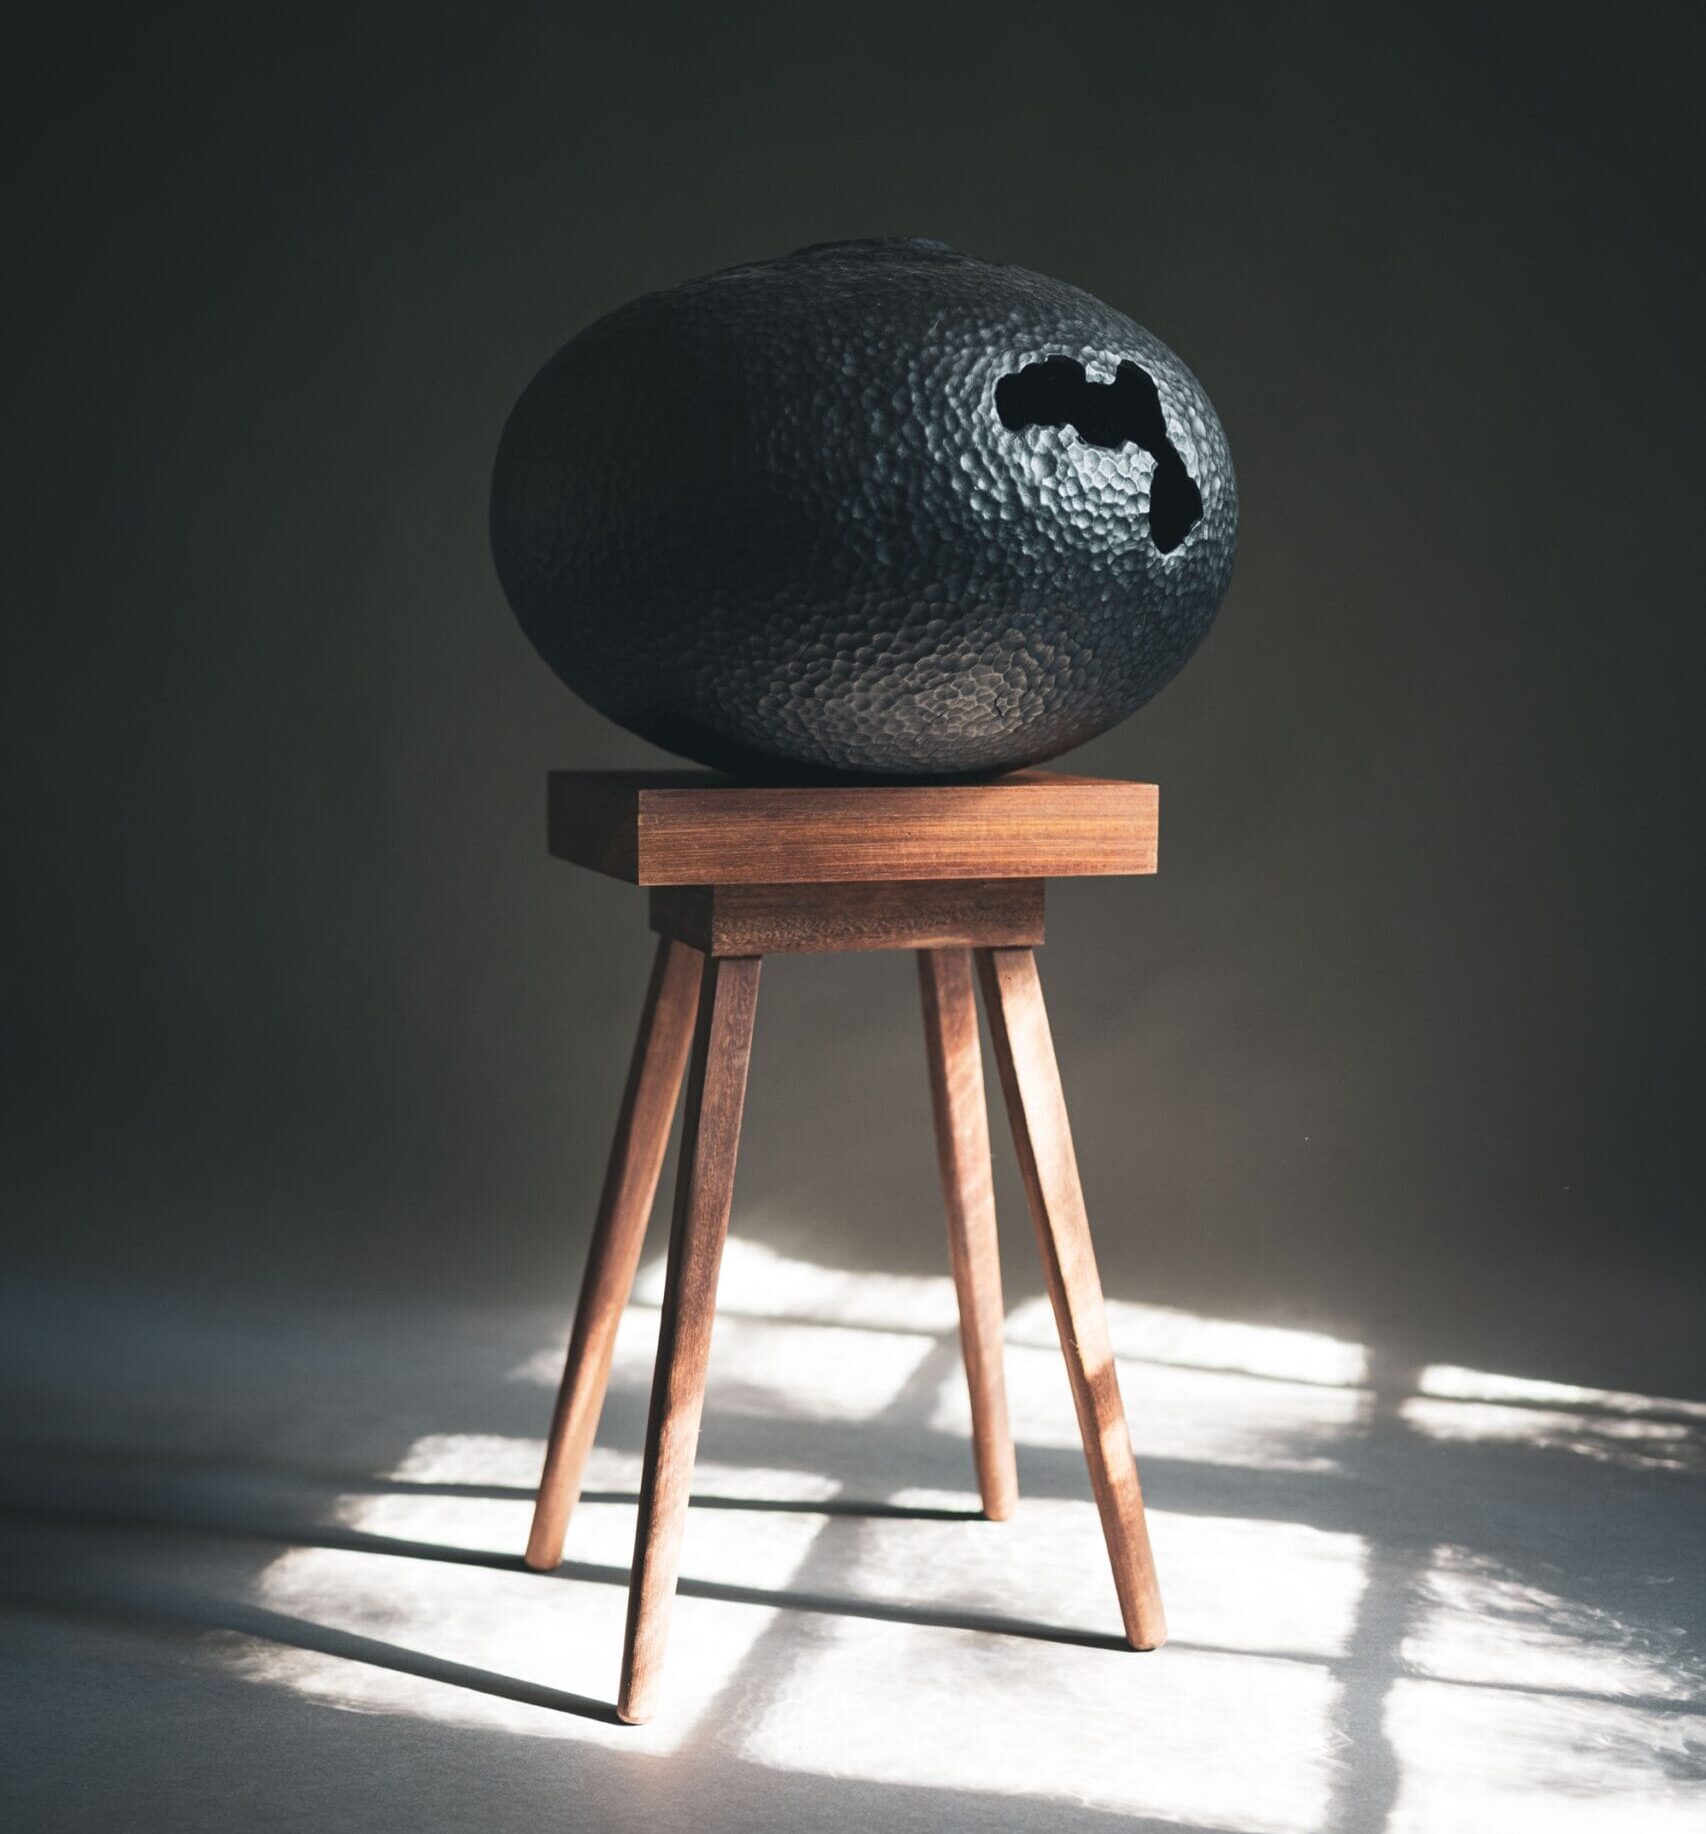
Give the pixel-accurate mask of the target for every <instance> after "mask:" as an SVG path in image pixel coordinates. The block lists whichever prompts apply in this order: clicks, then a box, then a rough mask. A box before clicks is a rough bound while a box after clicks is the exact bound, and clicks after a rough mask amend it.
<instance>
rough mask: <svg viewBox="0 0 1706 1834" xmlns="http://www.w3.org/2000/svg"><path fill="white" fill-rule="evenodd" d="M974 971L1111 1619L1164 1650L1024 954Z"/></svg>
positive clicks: (1030, 957)
mask: <svg viewBox="0 0 1706 1834" xmlns="http://www.w3.org/2000/svg"><path fill="white" fill-rule="evenodd" d="M977 966H978V976H979V979H980V980H981V981H982V983H983V998H984V1005H985V1008H986V1010H987V1011H988V1013H989V1023H990V1031H991V1033H992V1035H993V1038H994V1043H995V1057H996V1062H997V1064H998V1065H999V1066H1000V1071H1001V1087H1002V1091H1003V1093H1004V1094H1005V1096H1006V1098H1007V1113H1008V1116H1009V1118H1010V1119H1011V1121H1012V1124H1013V1140H1014V1144H1015V1145H1016V1146H1017V1148H1018V1156H1019V1170H1020V1172H1021V1174H1022V1175H1023V1177H1024V1181H1025V1194H1026V1196H1027V1197H1028V1198H1029V1199H1030V1205H1031V1217H1032V1220H1033V1221H1034V1222H1035V1224H1036V1228H1037V1241H1038V1244H1039V1245H1040V1247H1041V1249H1042V1256H1043V1269H1044V1273H1045V1275H1046V1277H1047V1280H1048V1291H1049V1299H1050V1301H1051V1302H1052V1304H1053V1306H1054V1317H1055V1323H1056V1325H1057V1327H1058V1328H1059V1331H1060V1342H1061V1348H1062V1350H1063V1351H1064V1352H1065V1354H1066V1368H1067V1374H1068V1376H1069V1377H1070V1378H1071V1383H1072V1400H1073V1405H1074V1406H1075V1407H1076V1409H1077V1412H1078V1430H1079V1433H1080V1434H1081V1435H1082V1437H1083V1440H1084V1456H1085V1459H1086V1460H1087V1462H1088V1463H1089V1466H1090V1485H1091V1488H1092V1490H1094V1492H1095V1495H1096V1507H1097V1509H1098V1510H1099V1511H1100V1512H1101V1517H1102V1533H1103V1535H1104V1537H1105V1538H1106V1540H1107V1544H1108V1557H1109V1559H1110V1560H1111V1561H1112V1563H1113V1569H1114V1585H1115V1588H1116V1589H1117V1591H1118V1592H1119V1599H1120V1615H1121V1617H1122V1618H1123V1619H1124V1621H1125V1631H1126V1636H1127V1637H1128V1638H1129V1639H1130V1641H1131V1643H1132V1644H1133V1645H1134V1647H1136V1648H1138V1649H1154V1648H1156V1647H1157V1646H1158V1645H1160V1644H1162V1643H1164V1642H1165V1641H1166V1640H1167V1618H1166V1614H1165V1613H1164V1612H1163V1610H1162V1608H1161V1592H1160V1588H1159V1587H1158V1586H1157V1584H1156V1581H1155V1562H1154V1558H1153V1556H1152V1555H1151V1553H1150V1551H1149V1529H1148V1525H1147V1524H1146V1523H1145V1521H1144V1515H1143V1493H1142V1491H1141V1490H1140V1489H1139V1487H1138V1481H1137V1464H1136V1461H1135V1460H1134V1459H1133V1457H1132V1451H1131V1434H1130V1430H1129V1428H1128V1427H1127V1424H1126V1416H1125V1408H1124V1405H1123V1404H1122V1402H1121V1400H1120V1385H1119V1377H1118V1375H1117V1374H1116V1373H1115V1370H1114V1353H1113V1346H1112V1344H1111V1343H1110V1342H1109V1339H1108V1321H1107V1314H1106V1311H1105V1309H1104V1307H1103V1303H1102V1283H1101V1279H1100V1276H1099V1275H1098V1274H1097V1272H1096V1256H1095V1252H1094V1250H1093V1249H1092V1247H1091V1245H1090V1224H1089V1219H1088V1218H1087V1217H1086V1215H1085V1213H1084V1193H1083V1190H1082V1188H1081V1186H1080V1185H1079V1182H1078V1161H1077V1158H1076V1156H1075V1155H1074V1153H1073V1150H1072V1133H1071V1130H1070V1128H1069V1127H1068V1125H1067V1119H1066V1098H1065V1096H1064V1095H1063V1093H1062V1091H1061V1086H1060V1070H1059V1067H1058V1066H1057V1064H1056V1062H1055V1056H1054V1041H1053V1039H1052V1038H1051V1037H1050V1035H1049V1024H1048V1013H1047V1012H1046V1010H1045V1009H1044V1007H1043V993H1042V985H1041V983H1040V982H1039V981H1038V979H1037V962H1036V957H1035V955H1034V954H1032V952H1031V951H1030V950H1029V949H979V950H978V952H977Z"/></svg>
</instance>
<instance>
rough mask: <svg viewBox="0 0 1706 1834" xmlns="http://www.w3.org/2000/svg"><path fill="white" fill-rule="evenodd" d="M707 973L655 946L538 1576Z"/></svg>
mask: <svg viewBox="0 0 1706 1834" xmlns="http://www.w3.org/2000/svg"><path fill="white" fill-rule="evenodd" d="M703 966H704V957H703V956H702V955H700V954H699V953H698V952H697V951H696V950H694V949H690V948H688V947H687V946H686V945H685V944H684V943H679V942H672V941H670V940H669V939H668V938H665V939H664V940H662V941H660V942H659V944H658V950H657V957H656V960H655V961H654V962H653V965H652V978H651V983H650V985H649V986H648V987H647V989H646V1002H645V1006H644V1007H643V1009H642V1010H641V1015H640V1031H639V1036H638V1038H637V1039H636V1040H635V1043H634V1056H633V1060H632V1062H631V1063H630V1064H629V1067H628V1084H627V1088H626V1089H625V1090H624V1091H623V1095H622V1106H621V1109H620V1111H619V1112H618V1115H617V1119H616V1138H615V1141H614V1143H613V1144H612V1146H611V1148H610V1162H609V1165H608V1166H607V1168H606V1170H605V1174H604V1190H603V1193H602V1195H601V1196H600V1198H599V1203H598V1218H597V1221H596V1222H595V1223H594V1225H593V1231H592V1244H591V1247H590V1248H589V1250H588V1252H587V1263H586V1273H585V1275H584V1276H583V1278H582V1280H581V1291H580V1300H579V1303H578V1304H577V1305H576V1307H575V1322H574V1329H573V1331H572V1332H571V1333H570V1336H569V1354H568V1359H567V1361H566V1362H565V1363H564V1365H563V1382H562V1386H561V1387H560V1388H559V1389H558V1391H557V1406H556V1410H555V1412H554V1413H553V1415H552V1417H551V1436H550V1438H549V1440H548V1441H547V1442H546V1451H545V1472H544V1476H543V1477H541V1478H540V1480H539V1496H538V1499H537V1501H536V1502H535V1503H534V1506H533V1527H532V1531H531V1533H530V1534H529V1536H528V1540H527V1553H526V1556H525V1558H526V1561H527V1564H528V1565H529V1566H530V1567H537V1568H539V1569H540V1570H541V1571H544V1570H547V1569H549V1568H551V1567H554V1566H555V1565H556V1564H557V1563H558V1561H560V1560H561V1559H562V1557H563V1538H564V1536H565V1535H566V1534H567V1532H568V1526H569V1517H570V1516H571V1515H572V1514H573V1513H574V1507H575V1504H576V1503H577V1502H578V1501H579V1499H580V1492H581V1479H582V1477H583V1476H584V1475H585V1472H586V1460H587V1454H588V1453H589V1452H590V1451H591V1450H592V1440H593V1435H594V1433H596V1432H597V1430H598V1416H599V1414H600V1413H601V1412H602V1411H603V1408H604V1391H605V1389H606V1388H607V1387H608V1386H609V1382H610V1359H611V1356H612V1354H613V1353H614V1351H615V1348H616V1328H617V1326H618V1324H619V1323H620V1322H621V1318H622V1310H623V1307H625V1306H626V1305H627V1303H628V1295H629V1293H630V1292H631V1291H632V1290H633V1285H634V1270H635V1268H636V1267H637V1266H638V1265H639V1260H640V1249H641V1246H642V1244H643V1243H644V1241H645V1237H646V1223H647V1220H648V1219H649V1218H650V1216H651V1213H652V1199H653V1196H654V1195H655V1194H656V1191H657V1184H658V1173H659V1171H660V1170H661V1169H662V1167H663V1156H664V1150H665V1148H666V1147H667V1146H668V1144H669V1127H670V1122H671V1120H672V1119H673V1118H674V1115H675V1101H676V1097H677V1095H678V1094H679V1093H680V1091H681V1077H682V1073H683V1071H684V1070H685V1069H686V1067H687V1053H688V1049H689V1047H690V1046H691V1045H692V1042H693V1025H694V1020H695V1018H696V1016H697V1014H698V1010H699V979H700V970H701V969H702V968H703Z"/></svg>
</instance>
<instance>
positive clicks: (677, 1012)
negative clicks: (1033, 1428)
mask: <svg viewBox="0 0 1706 1834" xmlns="http://www.w3.org/2000/svg"><path fill="white" fill-rule="evenodd" d="M1157 810H1158V795H1157V791H1156V788H1155V786H1154V785H1153V784H1144V783H1126V782H1121V781H1117V780H1111V779H1106V778H1096V777H1075V776H1070V775H1067V774H1065V773H1058V772H1052V771H1040V770H1031V771H1017V772H1014V773H1012V774H1011V775H1009V776H1005V777H1000V778H996V779H993V780H991V781H987V782H978V783H949V784H831V785H800V786H787V785H754V784H738V783H734V782H732V781H730V780H728V779H726V778H720V777H717V776H715V775H714V774H712V773H710V772H706V771H680V772H669V771H627V772H624V771H555V772H552V773H551V777H550V790H549V839H550V846H551V851H552V852H553V853H554V854H556V855H557V856H558V857H559V858H562V859H566V860H570V861H572V862H574V863H575V864H577V865H581V866H586V867H590V868H591V869H592V870H594V871H597V872H602V873H605V874H607V875H609V876H611V877H614V878H618V879H623V880H626V881H627V882H628V883H630V884H634V885H642V886H646V887H649V888H650V891H651V909H650V917H651V926H652V928H653V929H654V930H655V931H657V932H658V935H659V943H658V950H657V956H656V959H655V962H654V965H653V969H652V978H651V983H650V985H649V987H648V989H647V993H646V998H645V1003H644V1006H643V1009H642V1012H641V1019H640V1028H639V1037H638V1039H637V1041H636V1043H635V1047H634V1055H633V1059H632V1061H631V1063H630V1065H629V1070H628V1080H627V1084H626V1087H625V1089H624V1092H623V1097H622V1104H621V1108H620V1111H619V1113H618V1117H617V1125H616V1138H615V1142H614V1144H613V1146H612V1148H611V1155H610V1162H609V1166H608V1168H607V1171H606V1174H605V1181H604V1190H603V1194H602V1196H601V1199H600V1202H599V1208H598V1215H597V1220H596V1222H595V1224H594V1228H593V1235H592V1242H591V1246H590V1249H589V1251H588V1257H587V1270H586V1274H585V1277H584V1279H583V1281H582V1285H581V1294H580V1300H579V1303H578V1305H577V1307H576V1310H575V1319H574V1325H573V1328H572V1331H571V1333H570V1338H569V1349H568V1357H567V1360H566V1363H565V1366H564V1371H563V1381H562V1386H561V1388H560V1389H559V1391H558V1395H557V1404H556V1408H555V1411H554V1413H553V1416H552V1421H551V1429H550V1435H549V1438H548V1440H547V1443H546V1455H545V1469H544V1472H543V1474H542V1476H541V1478H540V1485H539V1495H538V1499H537V1502H536V1503H535V1506H534V1514H533V1525H532V1531H531V1534H530V1536H529V1539H528V1545H527V1553H526V1560H527V1564H528V1565H529V1566H532V1567H535V1568H538V1569H541V1570H548V1569H550V1568H552V1567H555V1566H556V1565H557V1564H558V1563H559V1562H560V1560H561V1559H562V1554H563V1543H564V1539H565V1536H566V1533H567V1529H568V1523H569V1518H570V1516H571V1514H572V1512H573V1510H574V1506H575V1503H576V1501H577V1500H578V1498H579V1495H580V1490H581V1481H582V1477H583V1474H584V1472H585V1468H586V1461H587V1455H588V1453H589V1452H590V1450H591V1447H592V1442H593V1436H594V1433H595V1432H596V1430H597V1425H598V1417H599V1414H600V1412H601V1410H602V1407H603V1403H604V1394H605V1390H606V1388H607V1386H608V1383H609V1376H610V1363H611V1358H612V1355H613V1352H614V1348H615V1339H616V1327H617V1323H618V1320H619V1319H620V1317H621V1314H622V1311H623V1308H624V1307H625V1306H626V1304H627V1302H628V1297H629V1294H630V1292H631V1290H632V1287H633V1282H634V1274H635V1270H636V1269H637V1267H638V1265H639V1258H640V1250H641V1246H642V1243H643V1241H644V1237H645V1231H646V1224H647V1220H648V1218H649V1216H650V1213H651V1208H652V1200H653V1197H654V1196H655V1194H656V1190H657V1183H658V1177H659V1174H660V1172H661V1169H662V1165H663V1156H664V1149H665V1147H666V1145H667V1143H668V1139H669V1132H670V1125H671V1121H672V1119H673V1116H674V1113H675V1107H676V1101H677V1097H678V1094H679V1092H680V1089H681V1085H682V1082H683V1079H684V1077H685V1080H686V1084H687V1100H686V1112H685V1116H684V1120H683V1128H682V1140H681V1156H680V1164H679V1168H678V1172H677V1179H676V1193H675V1210H674V1217H673V1221H672V1224H671V1229H670V1245H669V1261H668V1271H667V1274H666V1276H665V1284H664V1299H663V1310H662V1316H661V1318H660V1321H659V1331H658V1353H657V1367H656V1371H655V1374H654V1377H653V1384H652V1401H651V1412H650V1415H649V1418H648V1422H647V1428H646V1449H645V1458H644V1463H643V1467H642V1476H641V1484H640V1506H639V1523H638V1527H637V1530H636V1535H635V1544H634V1565H633V1572H632V1578H631V1582H630V1586H629V1594H628V1626H627V1635H626V1642H625V1648H624V1654H623V1664H622V1682H621V1690H620V1693H619V1695H618V1700H617V1713H618V1715H619V1716H620V1717H621V1718H622V1719H624V1720H626V1721H628V1722H630V1723H635V1722H638V1721H640V1720H643V1719H646V1718H648V1717H650V1715H651V1713H652V1711H653V1708H654V1706H655V1701H656V1696H657V1692H658V1687H659V1681H660V1677H661V1674H662V1667H663V1654H664V1644H665V1640H666V1638H667V1634H668V1621H669V1608H670V1603H671V1600H672V1599H673V1597H674V1593H675V1584H676V1574H677V1568H678V1564H679V1558H680V1548H681V1536H682V1530H683V1527H684V1525H685V1519H686V1512H687V1503H688V1493H689V1490H690V1488H691V1484H692V1473H693V1461H694V1456H695V1453H696V1451H697V1447H698V1439H699V1420H700V1414H701V1412H702V1408H703V1403H704V1394H705V1374H706V1368H707V1364H708V1361H709V1356H710V1343H711V1329H712V1323H713V1319H714V1314H715V1308H716V1286H717V1272H718V1268H719V1265H720V1262H721V1258H722V1249H723V1242H724V1240H725V1238H726V1236H727V1232H728V1221H729V1211H730V1208H731V1204H732V1201H733V1195H734V1176H735V1159H736V1153H737V1149H738V1146H739V1141H740V1126H741V1115H742V1109H743V1107H744V1103H745V1098H746V1080H747V1065H748V1062H749V1060H750V1057H751V1051H752V1035H753V1022H754V1018H755V1016H756V1012H757V1004H758V982H759V971H760V968H761V966H762V962H763V958H764V956H765V955H769V954H777V953H784V952H785V953H827V952H835V951H841V950H850V949H857V950H866V949H908V950H911V951H913V952H915V954H916V957H917V965H918V975H919V988H920V995H921V999H922V1004H923V1016H924V1034H925V1059H926V1064H927V1068H928V1072H929V1081H930V1093H931V1106H932V1112H933V1115H934V1120H935V1129H936V1144H937V1160H938V1165H939V1169H940V1172H941V1181H942V1193H943V1199H944V1203H945V1207H946V1210H947V1222H948V1253H949V1263H950V1266H951V1268H952V1271H953V1276H954V1286H955V1290H956V1293H957V1294H958V1298H959V1307H960V1338H961V1347H962V1350H963V1353H964V1360H965V1367H966V1378H967V1383H968V1385H969V1388H970V1391H971V1411H972V1450H973V1457H974V1460H975V1464H976V1470H977V1477H978V1487H979V1491H980V1494H981V1496H982V1499H983V1508H984V1514H985V1515H986V1516H987V1517H989V1518H990V1519H991V1520H992V1521H1001V1520H1003V1519H1004V1518H1005V1517H1006V1516H1008V1515H1010V1514H1011V1513H1012V1510H1013V1508H1014V1505H1015V1501H1016V1498H1017V1494H1018V1481H1017V1474H1016V1466H1015V1461H1014V1455H1013V1441H1012V1434H1011V1431H1010V1429H1009V1426H1008V1418H1007V1399H1006V1385H1005V1377H1004V1373H1003V1367H1002V1341H1001V1339H1002V1320H1003V1316H1004V1310H1003V1305H1002V1298H1001V1273H1000V1258H999V1251H998V1247H997V1241H996V1218H995V1199H994V1186H993V1182H992V1178H991V1173H990V1158H989V1123H988V1114H987V1109H986V1104H985V1099H984V1086H983V1064H982V1054H981V1047H980V1045H979V1041H978V1026H977V1011H976V1002H975V996H974V993H973V987H974V983H975V984H979V985H981V988H982V993H983V1002H984V1008H985V1011H986V1013H987V1015H988V1018H989V1029H990V1036H991V1039H992V1042H993V1045H994V1049H995V1057H996V1065H997V1069H998V1070H999V1073H1000V1079H1001V1087H1002V1093H1003V1096H1004V1098H1005V1103H1006V1108H1007V1115H1008V1120H1009V1123H1010V1125H1011V1127H1012V1131H1013V1139H1014V1145H1015V1148H1016V1150H1017V1155H1018V1160H1019V1169H1020V1173H1021V1176H1022V1178H1023V1180H1024V1185H1025V1193H1026V1198H1027V1201H1028V1203H1029V1207H1030V1211H1031V1219H1032V1222H1033V1224H1034V1226H1035V1230H1036V1236H1037V1242H1038V1246H1039V1248H1040V1250H1041V1252H1042V1260H1043V1272H1044V1276H1045V1279H1046V1282H1047V1285H1048V1291H1049V1298H1050V1301H1051V1303H1052V1305H1053V1309H1054V1313H1055V1320H1056V1323H1057V1325H1058V1327H1059V1332H1060V1339H1061V1348H1062V1350H1063V1352H1064V1354H1065V1358H1066V1365H1067V1374H1068V1378H1069V1380H1070V1383H1071V1388H1072V1396H1073V1404H1074V1407H1075V1409H1076V1411H1077V1415H1078V1424H1079V1430H1080V1435H1081V1437H1082V1439H1083V1442H1084V1452H1085V1459H1086V1462H1087V1464H1088V1466H1089V1474H1090V1483H1091V1488H1092V1490H1093V1492H1094V1494H1095V1498H1096V1504H1097V1508H1098V1510H1099V1512H1100V1515H1101V1521H1102V1530H1103V1536H1104V1539H1105V1540H1106V1542H1107V1546H1108V1555H1109V1560H1110V1564H1111V1566H1112V1569H1113V1578H1114V1588H1115V1592H1116V1594H1117V1596H1118V1599H1119V1605H1120V1614H1121V1618H1122V1620H1123V1622H1124V1626H1125V1631H1126V1636H1127V1638H1128V1640H1129V1641H1130V1642H1131V1644H1132V1645H1133V1646H1134V1647H1135V1648H1139V1649H1153V1648H1155V1647H1156V1646H1158V1645H1159V1644H1160V1643H1162V1642H1163V1641H1165V1638H1166V1634H1167V1631H1166V1619H1165V1616H1164V1614H1163V1611H1162V1606H1161V1595H1160V1591H1159V1589H1158V1586H1157V1584H1156V1579H1155V1569H1154V1562H1153V1559H1152V1557H1151V1554H1150V1547H1149V1535H1148V1528H1147V1525H1146V1522H1145V1517H1144V1510H1143V1497H1142V1492H1141V1490H1140V1488H1139V1485H1138V1478H1137V1468H1136V1464H1135V1462H1134V1460H1133V1458H1132V1451H1131V1438H1130V1433H1129V1431H1128V1428H1127V1424H1126V1417H1125V1410H1124V1405H1123V1403H1122V1401H1121V1399H1120V1392H1119V1380H1118V1376H1117V1374H1116V1371H1115V1368H1114V1358H1113V1350H1112V1346H1111V1345H1110V1343H1109V1341H1108V1330H1107V1322H1106V1318H1105V1316H1104V1308H1103V1301H1102V1289H1101V1281H1100V1277H1099V1275H1098V1273H1097V1270H1096V1260H1095V1253H1094V1250H1093V1248H1092V1246H1091V1241H1090V1228H1089V1222H1088V1219H1087V1217H1086V1215H1085V1211H1084V1196H1083V1190H1082V1187H1081V1185H1080V1182H1079V1177H1078V1163H1077V1159H1076V1156H1075V1154H1074V1151H1073V1146H1072V1135H1071V1130H1070V1127H1069V1125H1068V1122H1067V1115H1066V1101H1065V1096H1064V1094H1063V1092H1062V1090H1061V1084H1060V1073H1059V1069H1058V1067H1057V1065H1056V1062H1055V1056H1054V1045H1053V1041H1052V1039H1051V1037H1050V1033H1049V1025H1048V1015H1047V1012H1046V1010H1045V1008H1044V1005H1043V998H1042V986H1041V982H1040V980H1039V979H1038V976H1037V966H1036V957H1035V954H1034V953H1033V950H1034V947H1035V945H1036V944H1038V943H1040V942H1041V941H1042V940H1043V896H1044V885H1045V881H1046V880H1047V879H1048V878H1050V877H1054V878H1066V877H1089V876H1108V875H1115V874H1126V875H1129V874H1142V873H1152V872H1154V870H1155V865H1156V835H1157Z"/></svg>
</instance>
